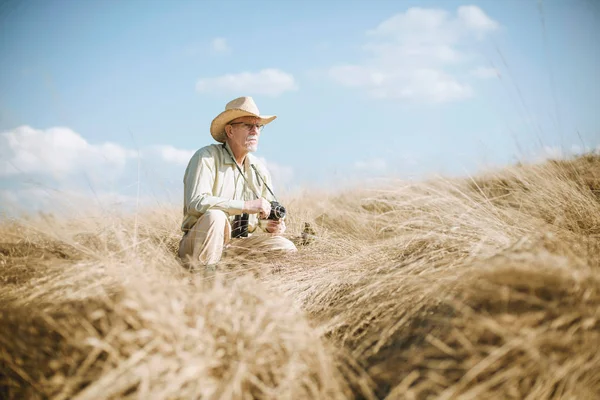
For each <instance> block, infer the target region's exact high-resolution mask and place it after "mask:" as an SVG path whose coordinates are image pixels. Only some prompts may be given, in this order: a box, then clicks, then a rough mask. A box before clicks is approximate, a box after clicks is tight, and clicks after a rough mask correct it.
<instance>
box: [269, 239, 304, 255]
mask: <svg viewBox="0 0 600 400" xmlns="http://www.w3.org/2000/svg"><path fill="white" fill-rule="evenodd" d="M271 241H272V242H271V243H270V246H269V247H270V249H271V250H279V251H290V252H293V251H298V249H297V248H296V245H295V244H294V243H292V241H291V240H289V239H286V238H284V237H283V236H273V237H272V238H271Z"/></svg>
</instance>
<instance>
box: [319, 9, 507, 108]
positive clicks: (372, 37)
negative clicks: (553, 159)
mask: <svg viewBox="0 0 600 400" xmlns="http://www.w3.org/2000/svg"><path fill="white" fill-rule="evenodd" d="M498 27H499V24H498V23H497V22H496V21H494V20H492V19H491V18H490V17H488V16H487V15H486V14H485V13H484V12H483V11H482V10H481V9H480V8H479V7H476V6H463V7H459V8H458V9H457V11H456V15H451V14H449V13H448V12H447V11H444V10H441V9H425V8H418V7H415V8H410V9H408V10H407V11H406V12H404V13H400V14H397V15H394V16H392V17H391V18H389V19H387V20H385V21H383V22H381V23H380V24H379V25H378V26H377V27H376V28H375V29H372V30H370V31H368V32H367V37H368V38H369V41H368V43H367V44H366V45H365V46H364V47H363V49H364V51H365V52H366V53H367V57H366V59H365V60H364V61H363V62H361V63H359V64H346V65H337V66H334V67H332V68H331V69H330V70H329V76H330V77H331V78H332V79H333V80H334V81H336V82H338V83H340V84H341V85H344V86H350V87H357V88H362V89H364V90H366V91H367V93H368V94H369V95H370V96H371V97H374V98H385V99H395V100H403V101H420V102H428V103H443V102H449V101H456V100H462V99H466V98H469V97H471V96H473V89H472V88H471V87H470V85H469V84H467V83H463V82H460V81H459V80H458V78H457V77H456V76H455V72H454V71H455V70H456V68H455V67H456V66H457V65H459V64H462V63H465V62H466V61H467V60H468V58H469V57H468V55H467V53H465V50H464V49H465V48H468V45H469V44H470V43H471V42H473V41H477V40H482V39H483V38H485V36H487V35H488V34H489V33H491V32H493V31H495V30H497V29H498ZM450 67H454V68H450Z"/></svg>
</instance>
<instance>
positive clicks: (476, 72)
mask: <svg viewBox="0 0 600 400" xmlns="http://www.w3.org/2000/svg"><path fill="white" fill-rule="evenodd" d="M469 74H471V75H473V76H474V77H476V78H479V79H490V78H496V77H499V76H500V72H499V71H498V70H497V69H496V68H488V67H477V68H473V69H472V70H471V71H469Z"/></svg>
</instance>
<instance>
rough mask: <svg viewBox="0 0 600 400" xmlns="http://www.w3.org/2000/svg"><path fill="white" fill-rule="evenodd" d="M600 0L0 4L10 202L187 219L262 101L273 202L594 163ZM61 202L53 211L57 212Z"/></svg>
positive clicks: (25, 0)
mask: <svg viewBox="0 0 600 400" xmlns="http://www.w3.org/2000/svg"><path fill="white" fill-rule="evenodd" d="M599 20H600V6H598V4H597V3H596V2H595V1H593V0H573V1H563V0H545V1H537V0H504V1H471V2H463V1H451V0H441V1H377V0H373V1H347V0H346V1H336V0H330V1H318V2H317V1H312V0H307V1H304V2H283V1H274V0H273V1H252V2H249V1H183V0H178V1H159V0H147V1H141V0H125V1H116V0H105V1H96V0H88V1H74V0H68V1H34V0H22V1H17V0H8V1H4V2H2V3H0V202H2V204H4V205H5V206H6V205H8V204H11V203H12V204H14V203H16V204H21V205H24V204H27V205H31V206H32V207H37V208H39V209H46V208H47V207H51V206H52V205H53V204H55V203H54V202H55V200H54V199H56V197H60V198H63V199H64V198H66V197H68V196H75V197H76V196H82V197H85V196H90V195H91V196H93V197H94V198H95V199H96V200H98V199H100V198H102V199H108V201H109V202H110V201H121V202H127V201H130V200H131V199H133V198H136V197H137V196H138V192H139V193H140V194H141V196H142V197H144V198H145V199H150V202H152V200H156V201H158V200H160V201H161V202H166V203H169V204H176V205H179V204H180V202H181V197H182V193H181V191H182V188H181V179H182V176H183V172H184V169H185V165H186V163H187V160H188V159H189V157H190V156H191V154H192V153H193V152H194V151H195V150H196V149H198V148H200V147H202V146H205V145H208V144H211V143H213V142H212V138H211V137H210V134H209V126H210V122H211V120H212V118H214V117H215V116H216V115H217V114H218V113H219V112H221V111H222V110H223V108H224V106H225V103H227V101H229V100H231V99H233V98H235V97H238V96H242V95H250V96H253V97H254V99H255V100H256V102H257V104H258V106H259V108H260V109H261V111H262V112H263V113H264V114H276V115H278V117H279V118H278V119H277V120H276V121H275V122H273V123H272V124H271V125H269V126H268V127H267V128H265V130H264V132H263V134H262V138H261V143H260V145H259V150H258V152H257V155H258V156H260V157H263V158H264V159H265V160H266V162H267V164H268V165H269V166H270V168H271V169H272V173H273V175H274V179H275V181H276V183H277V187H278V189H279V190H280V191H284V190H291V189H294V188H296V189H297V188H311V187H333V186H335V185H337V184H340V183H347V182H356V181H358V180H362V179H372V178H374V177H381V176H392V177H399V178H402V179H408V178H410V179H421V178H423V177H427V176H429V175H431V174H436V173H443V174H446V175H465V174H474V173H477V171H480V170H482V169H483V168H485V167H490V166H492V167H494V166H502V165H506V164H510V163H513V162H515V161H516V160H522V159H526V160H537V159H541V158H543V157H544V156H546V155H548V154H550V155H558V154H569V153H572V152H580V151H582V150H585V149H587V150H590V149H596V148H598V146H600V118H599V116H598V111H597V110H598V108H599V107H598V106H599V105H600V80H599V79H598V78H599V76H598V75H599V74H600V72H599V71H600V52H599V51H598V49H597V44H598V43H600V28H599V27H598V26H599V24H598V22H599ZM51 198H52V200H49V199H51Z"/></svg>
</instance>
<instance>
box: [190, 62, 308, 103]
mask: <svg viewBox="0 0 600 400" xmlns="http://www.w3.org/2000/svg"><path fill="white" fill-rule="evenodd" d="M297 89H298V86H297V85H296V81H295V79H294V76H293V75H292V74H289V73H286V72H284V71H281V70H279V69H275V68H268V69H263V70H261V71H259V72H241V73H238V74H227V75H222V76H218V77H215V78H202V79H199V80H198V82H197V83H196V90H197V91H199V92H223V91H224V92H229V93H248V94H262V95H266V96H272V97H277V96H279V95H281V94H283V93H284V92H287V91H293V90H297Z"/></svg>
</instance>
